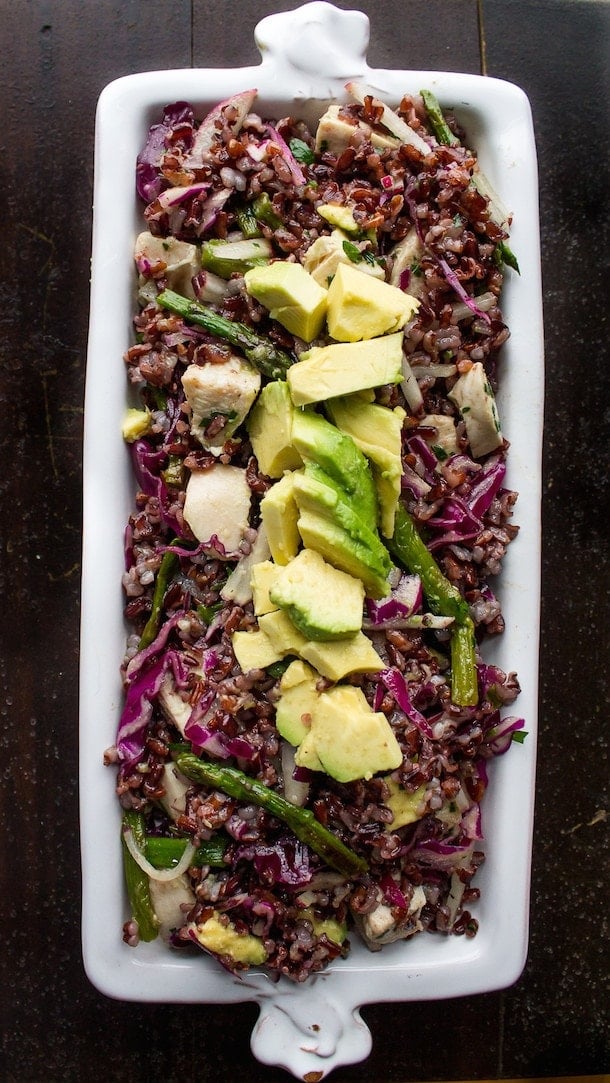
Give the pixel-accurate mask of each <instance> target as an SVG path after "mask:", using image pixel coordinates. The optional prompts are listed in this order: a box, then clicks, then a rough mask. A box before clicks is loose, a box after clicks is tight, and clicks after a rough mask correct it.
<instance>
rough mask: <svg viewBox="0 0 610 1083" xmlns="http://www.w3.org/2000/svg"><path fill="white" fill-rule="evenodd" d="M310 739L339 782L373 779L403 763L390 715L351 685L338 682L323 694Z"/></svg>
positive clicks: (313, 718)
mask: <svg viewBox="0 0 610 1083" xmlns="http://www.w3.org/2000/svg"><path fill="white" fill-rule="evenodd" d="M308 740H309V741H310V743H311V745H312V748H313V749H314V750H315V753H316V755H317V756H318V758H319V760H320V763H321V764H322V767H323V769H324V771H325V773H326V774H327V775H330V776H331V778H334V779H336V780H337V781H338V782H353V781H355V779H358V778H372V776H373V775H374V774H376V773H377V772H378V771H388V770H393V769H394V768H396V767H398V766H399V765H400V764H401V763H402V752H401V750H400V746H399V744H398V741H397V740H396V738H395V736H394V733H393V732H392V728H391V726H390V724H389V722H388V720H387V718H386V717H385V715H384V714H382V713H381V712H376V711H373V710H372V709H371V707H370V706H369V704H368V702H367V700H366V697H365V695H364V693H363V692H362V690H361V689H360V688H355V687H354V686H352V685H338V686H337V687H335V688H331V689H329V691H328V692H322V693H321V694H320V696H319V699H318V702H317V704H316V706H315V708H314V711H313V714H312V720H311V729H310V732H309V736H308ZM297 756H298V753H297Z"/></svg>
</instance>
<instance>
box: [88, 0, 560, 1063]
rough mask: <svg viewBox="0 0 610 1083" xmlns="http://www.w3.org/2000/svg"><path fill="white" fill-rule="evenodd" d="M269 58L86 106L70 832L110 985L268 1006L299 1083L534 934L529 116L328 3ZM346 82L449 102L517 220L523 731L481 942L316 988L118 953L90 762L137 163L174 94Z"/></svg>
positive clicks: (513, 102) (114, 537) (492, 802)
mask: <svg viewBox="0 0 610 1083" xmlns="http://www.w3.org/2000/svg"><path fill="white" fill-rule="evenodd" d="M255 37H256V42H257V45H258V46H259V49H260V51H261V55H262V63H261V64H260V65H259V66H256V67H250V68H232V69H213V70H190V69H187V70H180V71H161V72H148V73H146V74H142V75H132V76H127V77H126V78H123V79H119V80H117V81H116V82H114V83H112V84H110V86H108V87H106V89H105V90H104V91H103V93H102V95H101V97H100V101H99V106H98V113H97V125H96V145H95V191H94V231H93V260H92V280H91V322H90V337H89V352H88V366H87V388H86V402H85V446H84V542H83V586H82V639H81V730H80V734H81V744H80V784H81V832H82V869H83V955H84V963H85V968H86V971H87V974H88V976H89V978H90V980H91V981H92V982H93V984H94V985H95V986H96V987H97V988H98V989H99V990H100V991H101V992H102V993H104V994H106V995H107V996H110V997H116V998H119V999H122V1000H135V1001H163V1002H216V1003H230V1002H236V1001H243V1000H251V1001H256V1002H258V1003H259V1004H260V1006H261V1014H260V1017H259V1021H258V1023H257V1026H256V1028H255V1031H254V1034H253V1036H252V1049H253V1052H254V1054H255V1056H256V1057H258V1058H259V1060H261V1061H263V1062H264V1063H269V1064H277V1065H282V1066H283V1067H285V1068H286V1069H288V1070H289V1071H291V1072H292V1073H293V1074H294V1075H295V1076H296V1077H297V1078H303V1077H305V1076H306V1074H307V1073H309V1072H314V1073H317V1075H316V1078H322V1076H324V1075H326V1074H327V1073H328V1072H329V1071H331V1070H332V1069H333V1068H335V1067H336V1066H337V1065H341V1064H347V1063H353V1062H355V1061H359V1060H362V1059H364V1058H365V1057H366V1056H367V1054H368V1052H369V1050H370V1047H371V1035H370V1033H369V1031H368V1029H367V1027H366V1026H365V1024H364V1022H363V1021H362V1019H361V1018H360V1016H359V1014H358V1008H359V1006H360V1005H362V1004H365V1003H367V1002H374V1001H390V1000H392V1001H409V1000H426V999H439V998H444V997H456V996H461V995H468V994H474V993H481V992H487V991H490V990H493V989H498V988H502V987H506V986H508V985H510V984H512V983H513V982H514V981H516V980H517V978H518V977H519V975H520V973H521V970H522V968H523V965H524V962H525V957H526V951H527V938H528V903H529V878H530V858H531V840H532V818H533V804H534V774H535V751H536V712H537V671H538V625H539V597H540V589H539V546H540V525H539V507H540V461H541V430H542V394H543V391H542V388H543V342H542V317H541V284H540V259H539V239H538V195H537V169H536V155H535V146H534V137H533V128H532V120H531V113H530V108H529V104H528V101H527V99H526V97H525V96H524V94H523V93H522V91H520V90H519V89H518V88H517V87H515V86H513V85H511V84H509V83H504V82H500V81H497V80H493V79H487V78H483V77H475V76H468V75H456V74H449V73H443V72H429V71H385V70H377V69H372V68H370V67H369V66H368V64H367V62H366V49H367V46H368V39H369V24H368V19H367V17H366V16H365V15H364V14H362V13H361V12H357V11H342V10H338V9H336V8H334V7H332V6H331V5H330V4H326V3H317V2H316V3H311V4H307V5H306V6H304V7H301V8H299V9H298V10H295V11H292V12H286V13H282V14H275V15H271V16H269V17H267V18H265V19H263V20H262V22H260V23H259V24H258V26H257V27H256V31H255ZM350 78H357V79H358V80H360V81H362V82H365V83H366V84H367V85H368V86H370V87H372V88H373V89H374V90H375V92H376V93H377V94H378V95H379V96H380V97H382V98H383V99H384V100H386V101H387V102H388V104H390V105H396V104H397V103H398V101H399V100H400V98H401V97H402V95H403V94H404V93H416V92H418V91H419V90H420V89H421V88H422V87H428V88H430V89H431V90H433V91H434V93H435V94H436V95H437V97H438V98H439V100H440V102H441V105H443V106H445V107H451V108H453V109H455V111H456V113H457V115H458V117H459V119H460V121H461V122H462V124H463V126H464V128H465V129H466V132H467V135H468V142H469V145H471V146H474V147H475V148H476V149H477V150H478V152H479V156H480V160H481V164H482V168H483V170H484V171H485V172H486V174H487V176H488V177H489V179H490V180H491V182H492V184H493V185H494V187H495V188H496V189H497V191H498V193H499V194H500V196H501V198H502V199H503V201H504V203H505V204H506V205H507V206H508V207H509V208H510V209H511V210H512V212H513V214H514V226H513V231H512V234H511V247H512V248H513V250H514V251H515V252H516V253H517V255H518V258H519V263H520V267H521V275H520V277H519V276H517V275H516V274H515V273H514V272H508V274H507V280H506V286H505V292H504V295H503V310H504V313H505V318H506V320H507V322H508V325H509V327H510V328H511V332H512V334H511V338H510V340H509V342H508V343H507V344H506V345H505V346H504V347H503V359H502V380H503V383H502V389H501V393H500V395H499V400H498V401H499V407H500V413H501V418H502V427H503V431H504V433H505V435H506V436H507V437H508V439H509V440H510V441H511V452H510V456H509V474H508V479H507V482H508V485H509V487H510V488H513V489H517V490H518V492H519V500H518V503H517V508H516V513H515V521H516V522H517V523H519V525H520V528H521V529H520V534H519V536H518V538H517V540H516V541H515V542H514V543H513V545H512V546H511V547H510V550H509V553H508V556H507V558H506V562H505V567H504V570H503V573H502V576H501V581H500V584H499V587H498V593H499V594H500V597H501V599H502V603H503V608H504V615H505V618H506V625H507V628H506V632H505V634H504V636H503V637H502V639H501V641H500V642H498V644H497V646H495V647H494V650H493V652H492V651H491V650H487V651H486V658H487V659H488V660H489V661H495V662H497V664H499V665H500V666H502V667H503V668H504V669H506V670H516V671H517V672H518V674H519V678H520V682H521V686H522V693H521V696H520V697H519V700H518V701H517V705H516V706H517V709H518V711H519V714H520V715H523V716H524V717H525V719H526V729H527V730H528V731H529V736H528V737H527V740H526V741H525V743H524V744H523V745H514V746H513V748H512V749H511V750H510V752H509V753H508V755H506V756H503V757H501V758H500V759H499V760H497V761H495V762H494V763H493V764H492V765H491V768H490V781H491V785H490V790H489V792H488V794H487V795H486V797H485V800H484V803H483V816H484V821H483V825H484V832H485V843H484V848H485V851H486V862H485V864H484V866H483V867H482V869H481V871H480V872H479V874H478V876H477V881H476V883H477V884H478V886H480V888H481V891H482V897H481V900H480V902H479V903H478V904H476V906H475V908H474V912H475V914H476V917H477V918H478V919H479V922H480V929H479V932H478V934H477V936H476V937H475V938H474V939H472V940H470V939H466V938H465V937H449V938H444V937H441V936H434V935H432V934H421V935H420V936H417V937H415V938H414V939H413V940H411V941H407V942H404V941H403V942H398V943H396V944H393V945H391V946H388V947H386V948H384V949H383V950H382V951H381V952H379V953H376V954H371V953H370V952H368V951H367V950H366V948H365V947H364V946H362V945H360V944H359V943H357V938H356V937H353V938H352V942H353V946H352V952H351V954H350V956H349V958H348V959H347V960H345V961H340V962H337V963H334V964H333V965H331V966H330V968H329V969H328V970H327V971H326V972H324V973H322V974H320V975H319V976H317V977H314V978H313V979H312V980H311V981H310V982H309V984H306V985H294V984H292V983H289V982H285V981H284V980H282V981H280V982H279V983H277V984H274V983H273V982H271V981H270V980H269V979H268V978H267V977H266V976H264V975H261V974H258V973H254V972H250V973H248V974H247V975H246V976H245V977H244V978H241V979H240V978H236V977H233V976H231V975H229V974H228V973H225V971H223V970H222V969H221V968H220V967H219V966H218V965H217V964H216V963H215V962H214V961H213V960H212V959H210V958H208V957H206V956H205V955H203V954H201V956H196V957H192V956H189V957H188V958H187V957H185V956H183V955H181V954H179V953H172V951H171V950H170V949H169V948H168V947H167V946H166V945H165V944H164V943H162V942H160V941H159V942H154V943H152V944H142V945H140V946H139V947H138V948H137V949H135V950H134V949H131V948H128V947H126V946H125V945H124V944H123V942H122V925H123V922H124V921H125V920H126V917H127V916H128V915H127V912H126V903H125V898H124V889H123V873H122V862H121V852H120V831H119V819H120V810H119V806H118V802H117V801H116V798H115V795H114V784H115V772H114V771H113V770H112V769H109V768H107V767H104V766H103V763H102V758H103V752H104V749H105V748H106V747H108V746H109V745H111V744H112V743H113V742H114V739H115V734H116V726H117V720H118V717H119V714H120V710H121V702H122V690H121V682H120V679H119V666H120V662H121V658H122V655H123V650H124V643H125V627H124V624H123V617H122V606H123V599H122V595H121V588H120V582H121V574H122V571H123V530H124V526H125V523H126V521H127V518H128V516H129V513H130V510H131V504H132V495H133V491H134V484H133V481H132V477H131V473H130V467H129V461H128V454H127V452H126V449H125V447H124V444H123V441H122V438H121V420H122V417H123V412H124V409H125V405H126V396H127V381H126V374H125V366H124V362H123V354H124V352H125V350H126V349H127V347H128V346H129V345H130V343H131V342H132V317H133V314H134V312H135V276H134V270H133V260H132V250H133V241H134V237H135V235H136V234H137V232H139V230H140V229H141V217H140V215H141V208H140V207H139V206H138V203H137V200H136V195H135V187H134V175H135V161H136V155H137V153H138V151H139V149H140V148H141V146H142V144H143V143H144V140H145V137H146V133H147V131H148V128H149V126H150V125H151V124H152V123H155V122H156V121H157V120H158V118H159V116H160V113H161V110H162V108H163V106H164V105H165V104H167V103H169V102H173V101H177V100H183V101H189V102H191V103H192V104H193V106H194V107H195V110H196V115H198V116H203V115H205V113H206V112H207V111H208V109H209V108H210V107H211V106H212V105H214V104H216V103H217V102H218V101H220V100H221V99H223V98H225V97H227V96H229V95H230V94H232V93H235V92H236V91H239V90H244V89H247V88H249V87H257V88H258V101H257V105H256V109H257V111H258V112H260V113H261V114H262V115H263V116H267V117H274V116H275V117H280V116H285V115H287V114H289V113H291V114H293V115H297V116H305V117H306V118H309V119H312V120H313V119H315V118H316V117H317V116H319V115H320V114H321V113H322V112H323V111H324V109H325V107H326V104H327V102H328V100H329V99H335V100H344V99H345V96H346V95H345V91H344V84H345V83H346V81H347V80H348V79H350Z"/></svg>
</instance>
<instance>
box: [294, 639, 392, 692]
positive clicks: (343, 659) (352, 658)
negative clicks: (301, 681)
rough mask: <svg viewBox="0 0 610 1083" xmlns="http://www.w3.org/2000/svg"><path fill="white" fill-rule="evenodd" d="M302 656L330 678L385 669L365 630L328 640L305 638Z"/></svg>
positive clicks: (301, 648)
mask: <svg viewBox="0 0 610 1083" xmlns="http://www.w3.org/2000/svg"><path fill="white" fill-rule="evenodd" d="M299 655H300V657H301V658H304V659H305V661H306V662H309V663H310V664H311V665H312V666H313V667H314V668H315V669H317V671H318V673H321V674H322V676H323V677H327V678H328V680H329V681H340V680H342V678H343V677H347V676H349V674H350V673H378V672H379V670H381V669H383V668H384V662H383V661H382V659H381V658H380V657H379V655H378V654H377V651H376V650H375V648H374V646H373V644H372V643H371V641H370V639H369V638H368V637H367V636H365V634H364V632H356V635H355V636H351V637H350V638H349V639H340V640H336V641H335V642H328V643H321V642H316V641H315V640H305V642H304V643H302V644H301V647H300V649H299Z"/></svg>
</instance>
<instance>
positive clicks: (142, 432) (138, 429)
mask: <svg viewBox="0 0 610 1083" xmlns="http://www.w3.org/2000/svg"><path fill="white" fill-rule="evenodd" d="M151 425H152V415H151V413H150V410H137V409H135V408H134V407H130V408H129V409H128V410H126V411H125V414H124V416H123V423H122V425H121V434H122V436H123V440H125V441H126V443H128V444H133V442H134V440H139V438H140V437H141V436H146V433H148V432H150V428H151Z"/></svg>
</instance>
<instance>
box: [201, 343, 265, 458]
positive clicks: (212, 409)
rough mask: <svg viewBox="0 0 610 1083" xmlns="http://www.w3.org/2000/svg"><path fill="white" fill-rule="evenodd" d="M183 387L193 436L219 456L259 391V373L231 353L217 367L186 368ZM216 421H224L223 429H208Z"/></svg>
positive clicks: (213, 365) (211, 365)
mask: <svg viewBox="0 0 610 1083" xmlns="http://www.w3.org/2000/svg"><path fill="white" fill-rule="evenodd" d="M182 386H183V388H184V393H185V395H186V399H187V402H188V404H189V406H190V408H191V432H192V434H193V436H195V437H196V438H197V440H199V442H200V444H202V446H203V447H205V448H207V449H208V450H209V451H211V452H212V453H213V454H215V455H220V453H221V451H222V448H223V445H224V443H225V441H226V440H228V439H229V437H230V436H232V435H233V433H234V432H235V430H236V429H237V428H238V427H239V425H241V423H242V421H243V420H244V418H245V417H246V416H247V414H248V413H249V410H250V407H251V406H252V403H253V402H254V400H255V398H256V396H257V395H258V393H259V391H260V386H261V374H260V372H259V371H258V370H257V369H255V368H254V365H251V364H250V362H249V361H246V360H245V359H244V358H242V357H238V356H237V355H236V354H231V355H230V357H229V358H228V360H227V361H222V362H220V363H219V364H206V365H189V366H188V368H187V369H186V370H185V372H184V374H183V376H182ZM216 418H219V419H223V418H225V419H226V421H225V424H224V425H223V426H222V428H219V429H218V428H217V427H216V425H212V426H211V427H210V422H212V421H213V420H214V419H216ZM208 427H210V431H209V433H208V432H206V429H208Z"/></svg>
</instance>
